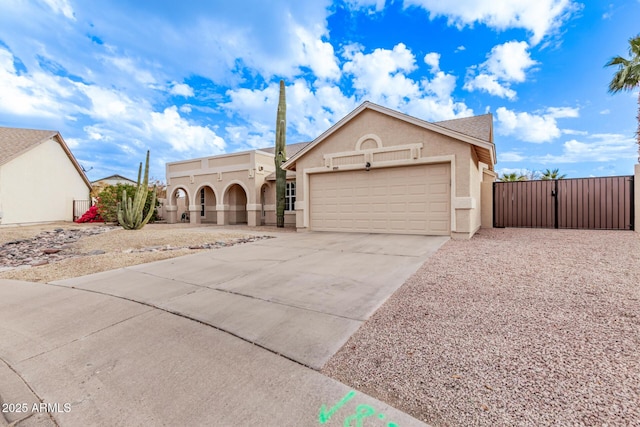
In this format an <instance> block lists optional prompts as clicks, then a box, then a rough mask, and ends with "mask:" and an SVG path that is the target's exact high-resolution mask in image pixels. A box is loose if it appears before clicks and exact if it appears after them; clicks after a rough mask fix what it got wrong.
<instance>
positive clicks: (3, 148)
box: [0, 126, 91, 188]
mask: <svg viewBox="0 0 640 427" xmlns="http://www.w3.org/2000/svg"><path fill="white" fill-rule="evenodd" d="M50 139H51V140H54V141H56V142H57V143H58V144H60V147H61V148H62V149H63V150H64V152H65V153H66V154H67V157H69V160H71V163H72V164H73V166H74V167H75V168H76V170H77V171H78V173H79V174H80V176H81V177H82V179H83V180H84V182H85V183H86V184H87V186H88V187H89V188H91V182H89V179H88V178H87V176H86V175H85V173H84V171H83V170H82V167H80V164H79V163H78V161H77V160H76V158H75V157H74V156H73V154H72V153H71V150H69V147H68V146H67V144H66V143H65V142H64V139H62V136H61V135H60V132H58V131H55V130H38V129H22V128H9V127H1V126H0V166H2V165H4V164H5V163H8V162H10V161H11V160H13V159H15V158H16V157H19V156H21V155H22V154H24V153H26V152H27V151H29V150H31V149H33V148H35V147H36V146H38V145H40V144H43V143H45V142H47V141H48V140H50Z"/></svg>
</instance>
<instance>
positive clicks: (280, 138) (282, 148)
mask: <svg viewBox="0 0 640 427" xmlns="http://www.w3.org/2000/svg"><path fill="white" fill-rule="evenodd" d="M286 133H287V102H286V100H285V93H284V80H280V100H279V101H278V115H277V118H276V153H275V154H276V157H275V163H276V220H277V222H276V225H277V226H278V227H284V192H285V187H286V185H287V172H286V171H285V170H283V169H282V164H283V163H284V162H285V161H286V160H287V149H286V145H287V143H286V139H287V135H286Z"/></svg>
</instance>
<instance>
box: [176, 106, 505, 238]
mask: <svg viewBox="0 0 640 427" xmlns="http://www.w3.org/2000/svg"><path fill="white" fill-rule="evenodd" d="M287 155H288V160H287V162H286V163H285V164H284V165H283V168H284V169H286V170H287V202H288V205H287V208H288V210H287V215H286V224H291V225H293V224H294V223H295V226H296V227H297V229H298V230H317V231H345V232H368V233H370V232H373V233H402V234H424V235H450V236H452V237H454V238H470V237H471V236H473V234H474V233H475V232H476V231H477V230H478V229H479V228H480V226H481V225H483V226H485V227H491V225H492V220H491V209H492V200H491V198H492V185H491V184H492V182H493V181H494V180H495V177H496V176H495V173H494V164H495V163H496V153H495V145H494V144H493V118H492V116H491V115H490V114H485V115H482V116H474V117H468V118H462V119H455V120H447V121H443V122H437V123H430V122H426V121H424V120H420V119H417V118H415V117H411V116H408V115H405V114H402V113H399V112H397V111H394V110H390V109H388V108H385V107H381V106H379V105H376V104H373V103H370V102H365V103H363V104H362V105H360V106H359V107H358V108H356V109H355V110H354V111H352V112H351V113H349V114H348V115H347V116H346V117H344V118H343V119H342V120H340V121H339V122H338V123H336V124H335V125H334V126H332V127H331V128H330V129H328V130H327V131H326V132H324V133H323V134H322V135H320V136H319V137H318V138H316V139H315V140H313V141H311V142H310V143H305V144H295V145H293V146H287ZM274 169H275V166H274V162H273V148H272V149H269V150H253V151H248V152H244V153H235V154H225V155H221V156H212V157H208V158H203V159H195V160H189V161H184V162H175V163H169V164H167V184H168V193H167V194H169V195H172V196H170V198H169V204H170V205H174V203H173V202H172V200H173V197H174V196H173V194H174V193H175V191H176V190H177V189H182V190H183V191H184V192H186V194H187V198H188V200H189V201H188V203H187V204H188V210H189V211H190V213H191V215H190V218H191V222H200V221H203V222H204V221H208V222H215V223H218V224H233V223H247V224H248V225H249V226H253V225H260V224H275V182H274V181H272V179H274V178H272V176H273V174H272V172H273V171H274ZM169 208H170V209H173V206H169ZM175 209H176V210H177V207H176V208H175ZM294 218H295V220H294ZM176 219H179V217H178V216H177V215H173V216H171V215H170V217H169V222H172V221H175V220H176ZM294 221H295V222H294Z"/></svg>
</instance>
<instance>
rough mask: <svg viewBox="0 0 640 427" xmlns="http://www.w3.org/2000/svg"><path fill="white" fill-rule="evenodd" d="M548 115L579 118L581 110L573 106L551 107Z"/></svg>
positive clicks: (556, 117) (559, 117) (561, 117)
mask: <svg viewBox="0 0 640 427" xmlns="http://www.w3.org/2000/svg"><path fill="white" fill-rule="evenodd" d="M547 115H548V116H551V117H553V118H554V119H565V118H573V119H575V118H577V117H580V110H579V109H578V108H573V107H549V108H547Z"/></svg>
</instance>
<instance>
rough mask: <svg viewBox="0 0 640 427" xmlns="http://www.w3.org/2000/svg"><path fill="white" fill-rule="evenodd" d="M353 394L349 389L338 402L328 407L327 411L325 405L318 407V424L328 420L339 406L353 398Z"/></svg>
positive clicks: (354, 393)
mask: <svg viewBox="0 0 640 427" xmlns="http://www.w3.org/2000/svg"><path fill="white" fill-rule="evenodd" d="M355 395H356V392H355V391H353V390H351V391H350V392H349V393H347V395H346V396H345V397H343V398H342V399H341V400H340V402H338V403H336V404H335V405H333V406H332V407H331V409H329V410H328V411H327V405H322V406H321V407H320V412H319V413H318V421H319V422H320V424H324V423H326V422H327V421H329V418H331V416H332V415H333V414H335V413H336V412H337V411H338V410H339V409H340V408H342V407H343V406H344V405H346V403H347V402H348V401H350V400H351V399H353V397H354V396H355Z"/></svg>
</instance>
